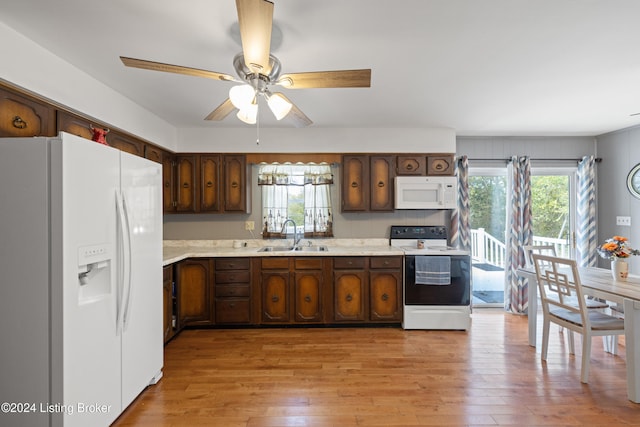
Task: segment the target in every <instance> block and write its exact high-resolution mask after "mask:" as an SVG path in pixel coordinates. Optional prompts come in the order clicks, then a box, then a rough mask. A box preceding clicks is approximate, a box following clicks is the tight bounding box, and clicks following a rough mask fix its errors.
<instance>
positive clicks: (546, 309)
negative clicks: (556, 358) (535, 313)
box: [532, 253, 624, 383]
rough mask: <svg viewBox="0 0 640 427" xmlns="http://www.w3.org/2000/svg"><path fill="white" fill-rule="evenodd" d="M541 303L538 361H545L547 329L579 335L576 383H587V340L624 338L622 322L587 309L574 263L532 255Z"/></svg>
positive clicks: (588, 343) (569, 260)
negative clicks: (580, 358) (579, 357)
mask: <svg viewBox="0 0 640 427" xmlns="http://www.w3.org/2000/svg"><path fill="white" fill-rule="evenodd" d="M532 259H533V264H534V267H535V270H536V278H537V282H538V290H539V291H540V300H541V303H542V313H543V328H542V351H541V353H542V354H541V358H542V360H544V361H546V360H547V351H548V349H549V326H550V325H551V323H555V324H557V325H559V326H562V327H563V328H566V329H568V330H569V331H572V332H577V333H579V334H581V335H582V365H581V374H580V381H581V382H583V383H588V382H589V360H590V359H591V338H592V337H594V336H602V337H607V336H615V337H616V338H617V336H618V335H622V334H624V320H622V319H619V318H617V317H614V316H610V315H608V314H606V313H603V312H601V311H598V310H590V309H588V308H587V302H586V301H587V300H586V299H585V295H584V292H583V289H582V283H581V282H580V275H579V273H578V267H577V265H576V262H575V261H574V260H572V259H567V258H559V257H552V256H548V255H539V254H535V253H534V254H533V255H532Z"/></svg>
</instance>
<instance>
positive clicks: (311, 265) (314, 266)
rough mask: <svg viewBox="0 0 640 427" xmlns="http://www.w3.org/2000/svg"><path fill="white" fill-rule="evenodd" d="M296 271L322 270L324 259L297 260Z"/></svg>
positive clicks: (295, 261)
mask: <svg viewBox="0 0 640 427" xmlns="http://www.w3.org/2000/svg"><path fill="white" fill-rule="evenodd" d="M294 263H295V268H296V270H320V269H322V258H320V257H313V258H295V259H294Z"/></svg>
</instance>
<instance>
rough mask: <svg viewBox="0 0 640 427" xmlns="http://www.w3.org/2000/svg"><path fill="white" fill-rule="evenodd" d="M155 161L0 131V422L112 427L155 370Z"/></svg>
mask: <svg viewBox="0 0 640 427" xmlns="http://www.w3.org/2000/svg"><path fill="white" fill-rule="evenodd" d="M161 175H162V174H161V166H160V165H159V164H156V163H154V162H151V161H149V160H146V159H143V158H140V157H136V156H133V155H130V154H128V153H124V152H121V151H119V150H117V149H114V148H111V147H107V146H105V145H101V144H98V143H96V142H93V141H89V140H87V139H84V138H80V137H77V136H74V135H70V134H65V133H61V134H60V135H59V136H58V137H57V138H20V139H13V138H0V230H1V232H0V281H1V285H0V343H1V344H0V404H1V405H2V408H0V425H2V426H5V425H6V426H13V427H16V426H29V427H34V426H66V427H71V426H83V427H85V426H95V427H99V426H108V425H110V424H111V423H112V422H113V421H114V420H115V419H116V418H117V417H118V416H119V415H120V414H121V412H122V411H124V409H125V408H126V407H127V406H128V405H129V404H130V403H131V402H132V401H133V400H134V399H135V398H136V397H137V396H138V394H139V393H140V392H141V391H143V390H144V389H145V387H147V386H148V385H150V384H155V383H156V382H157V381H158V380H159V379H160V378H161V376H162V366H163V341H162V193H161V189H162V188H161Z"/></svg>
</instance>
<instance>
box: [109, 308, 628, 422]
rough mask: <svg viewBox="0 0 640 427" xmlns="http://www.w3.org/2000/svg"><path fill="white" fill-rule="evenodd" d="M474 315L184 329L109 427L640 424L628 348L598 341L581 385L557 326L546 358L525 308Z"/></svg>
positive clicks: (576, 358)
mask: <svg viewBox="0 0 640 427" xmlns="http://www.w3.org/2000/svg"><path fill="white" fill-rule="evenodd" d="M540 317H542V316H540ZM472 323H473V324H472V328H471V331H469V332H462V331H404V330H402V329H400V328H339V329H332V328H326V329H325V328H322V329H295V328H290V329H225V330H188V331H183V332H182V333H181V334H180V335H179V336H178V337H177V338H175V339H174V340H173V341H172V342H170V343H169V344H168V345H167V347H166V349H165V368H164V378H163V379H162V380H161V381H160V382H159V383H158V384H157V385H156V386H152V387H150V388H148V389H147V390H146V391H145V392H144V393H143V394H142V395H141V396H140V397H139V398H138V399H137V400H136V401H135V402H134V403H133V404H132V405H131V407H130V408H129V409H128V410H127V411H126V412H125V413H124V414H123V415H122V416H121V417H120V418H119V419H118V420H117V421H116V423H115V424H114V426H115V427H125V426H145V427H146V426H154V427H156V426H224V427H233V426H248V427H267V426H268V427H274V426H323V427H324V426H335V427H349V426H434V425H436V426H446V425H455V426H462V425H514V426H525V425H527V426H529V425H531V426H532V425H540V426H549V425H554V426H555V425H562V426H577V425H589V426H595V425H602V426H612V425H636V426H640V404H634V403H632V402H630V401H629V400H627V395H626V375H625V372H626V371H625V356H624V346H621V347H620V353H621V355H619V356H613V355H611V354H608V353H604V352H603V350H602V342H601V340H599V339H595V340H594V343H593V350H592V359H591V375H590V378H589V379H590V383H589V384H588V385H584V384H581V383H580V358H579V357H580V346H579V345H576V352H577V356H570V355H569V354H568V349H567V345H566V340H564V337H563V335H562V334H561V333H559V331H558V329H557V328H556V329H554V328H553V326H552V334H551V338H550V347H549V358H548V361H547V362H546V363H545V364H543V363H541V361H540V350H539V347H538V349H537V350H536V349H534V348H532V347H529V346H528V345H527V318H526V316H518V315H511V314H507V313H505V312H503V311H502V310H501V309H476V310H474V313H473V322H472ZM538 335H540V334H538ZM577 340H579V337H578V336H577V337H576V341H577Z"/></svg>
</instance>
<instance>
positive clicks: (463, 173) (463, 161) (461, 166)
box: [451, 156, 471, 250]
mask: <svg viewBox="0 0 640 427" xmlns="http://www.w3.org/2000/svg"><path fill="white" fill-rule="evenodd" d="M455 174H456V176H457V177H458V206H457V208H456V209H455V210H454V211H453V213H452V214H451V246H453V247H456V248H460V249H464V250H471V238H470V234H471V232H470V228H469V159H468V158H467V156H460V157H458V158H457V159H456V163H455Z"/></svg>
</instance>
